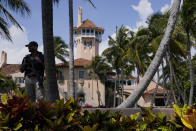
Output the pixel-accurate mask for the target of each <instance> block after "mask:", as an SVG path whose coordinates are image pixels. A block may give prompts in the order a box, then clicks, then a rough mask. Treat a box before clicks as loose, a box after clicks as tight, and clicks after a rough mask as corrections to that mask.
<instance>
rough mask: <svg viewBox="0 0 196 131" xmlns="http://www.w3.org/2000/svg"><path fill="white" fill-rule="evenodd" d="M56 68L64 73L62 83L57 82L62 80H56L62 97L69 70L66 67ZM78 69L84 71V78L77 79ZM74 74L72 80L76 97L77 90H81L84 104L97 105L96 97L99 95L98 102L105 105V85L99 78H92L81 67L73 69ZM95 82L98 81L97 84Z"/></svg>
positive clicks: (66, 88)
mask: <svg viewBox="0 0 196 131" xmlns="http://www.w3.org/2000/svg"><path fill="white" fill-rule="evenodd" d="M58 70H60V71H62V72H63V75H64V80H63V83H64V84H60V83H59V82H62V80H61V81H59V80H58V86H59V94H60V98H63V97H64V92H68V79H69V76H68V74H69V72H68V71H69V70H68V68H58ZM79 71H85V74H84V79H79ZM74 76H75V77H74V79H75V81H74V82H75V96H76V97H77V94H78V92H79V91H81V90H83V91H84V93H85V104H89V105H93V106H98V104H99V101H98V98H99V96H100V104H101V105H105V87H104V84H103V83H101V81H100V80H98V81H97V80H94V79H92V78H91V77H90V76H89V75H88V73H87V72H86V69H84V68H82V67H78V68H75V69H74ZM97 82H98V86H97ZM82 83H83V86H82Z"/></svg>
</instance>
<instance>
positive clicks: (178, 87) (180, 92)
mask: <svg viewBox="0 0 196 131" xmlns="http://www.w3.org/2000/svg"><path fill="white" fill-rule="evenodd" d="M172 73H173V76H174V81H175V83H176V87H177V89H178V92H179V95H180V96H181V98H182V100H183V105H184V104H186V100H185V95H184V92H182V90H181V88H180V86H179V82H178V80H177V78H176V74H175V73H174V69H173V66H172ZM179 98H180V97H179Z"/></svg>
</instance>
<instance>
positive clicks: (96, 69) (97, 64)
mask: <svg viewBox="0 0 196 131" xmlns="http://www.w3.org/2000/svg"><path fill="white" fill-rule="evenodd" d="M86 68H87V70H88V72H89V73H90V74H91V75H92V77H93V79H95V80H96V81H97V96H98V104H99V106H100V105H101V96H100V95H101V93H100V91H99V85H98V83H99V82H98V80H100V81H101V82H102V83H105V80H106V73H107V72H109V71H110V67H109V65H108V64H106V60H105V59H104V58H102V57H101V56H95V57H94V58H93V59H92V63H91V65H90V66H87V67H86Z"/></svg>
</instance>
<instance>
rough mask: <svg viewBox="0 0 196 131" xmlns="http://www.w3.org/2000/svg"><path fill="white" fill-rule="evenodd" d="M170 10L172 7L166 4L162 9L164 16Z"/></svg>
mask: <svg viewBox="0 0 196 131" xmlns="http://www.w3.org/2000/svg"><path fill="white" fill-rule="evenodd" d="M169 8H170V5H168V4H166V5H164V6H163V7H162V8H161V13H162V14H164V13H165V12H167V11H168V10H169Z"/></svg>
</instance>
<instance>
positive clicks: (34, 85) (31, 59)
mask: <svg viewBox="0 0 196 131" xmlns="http://www.w3.org/2000/svg"><path fill="white" fill-rule="evenodd" d="M25 46H26V47H28V49H29V52H30V54H28V55H26V56H25V57H24V58H23V60H22V64H21V67H20V71H21V72H22V73H23V72H24V77H25V89H26V90H27V95H28V96H29V97H30V99H31V100H32V101H35V100H37V99H44V96H45V91H44V86H43V77H44V68H45V67H44V55H43V54H42V53H41V52H39V51H37V48H38V44H37V42H35V41H31V42H30V43H29V44H28V45H25Z"/></svg>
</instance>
